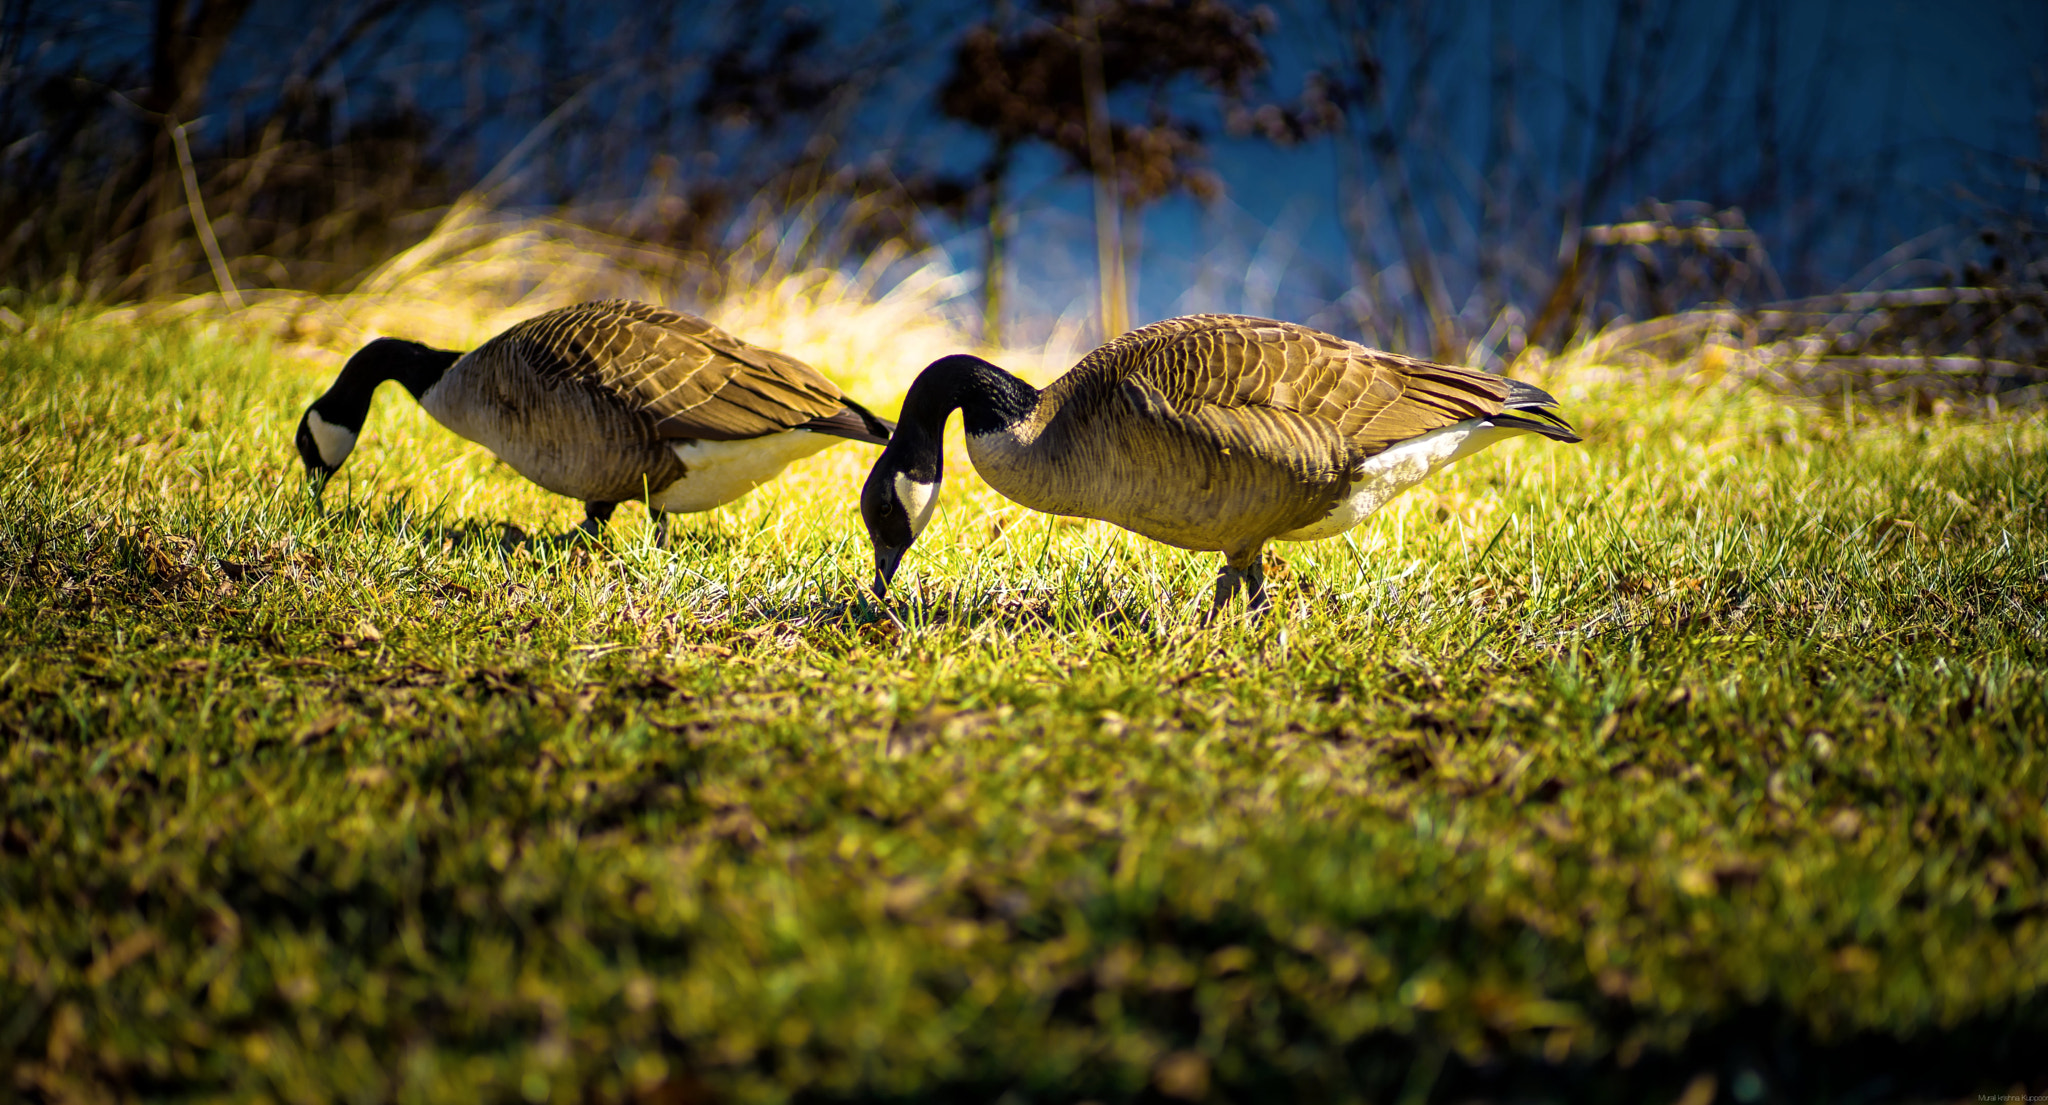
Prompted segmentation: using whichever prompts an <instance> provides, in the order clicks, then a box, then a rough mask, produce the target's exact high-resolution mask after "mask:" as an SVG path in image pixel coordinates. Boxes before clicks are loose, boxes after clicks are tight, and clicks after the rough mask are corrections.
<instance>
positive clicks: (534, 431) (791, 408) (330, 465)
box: [297, 300, 894, 541]
mask: <svg viewBox="0 0 2048 1105" xmlns="http://www.w3.org/2000/svg"><path fill="white" fill-rule="evenodd" d="M386 380H397V381H398V382H399V383H400V384H402V385H404V386H405V389H406V390H407V391H409V392H411V393H412V396H413V398H414V399H417V400H419V403H420V405H421V406H423V407H425V408H426V409H427V413H428V414H431V415H433V416H434V420H435V421H437V422H439V423H441V425H443V426H446V427H448V429H450V430H452V431H454V432H455V433H457V434H460V435H461V436H463V437H466V438H468V439H469V440H471V441H474V442H476V443H477V444H479V445H482V446H483V447H485V448H486V449H489V450H490V451H491V452H493V453H496V454H497V455H498V459H500V460H502V461H504V462H505V463H506V464H509V465H511V466H512V468H513V470H514V471H516V472H518V473H519V474H520V475H522V476H525V477H526V478H527V479H529V480H532V481H533V482H534V483H537V484H539V485H540V486H542V487H545V488H547V489H548V490H549V491H553V492H555V493H557V494H560V495H568V496H570V497H572V498H576V499H581V500H583V504H584V521H583V528H584V529H585V530H586V531H588V532H591V533H595V532H597V530H598V528H599V527H601V526H602V525H603V524H604V522H605V520H606V519H608V518H610V517H611V514H612V509H613V508H614V507H616V506H617V505H618V504H619V503H621V502H623V501H625V500H628V499H644V500H645V501H646V502H647V509H648V511H649V513H650V514H652V515H653V517H654V524H655V539H656V540H657V541H659V540H661V539H662V538H663V537H665V536H666V532H667V524H668V514H669V513H670V512H683V513H687V512H690V511H698V510H710V509H711V508H712V507H715V506H720V505H723V504H725V503H729V502H731V501H733V500H734V499H737V498H739V497H740V496H742V495H745V494H746V493H747V492H749V491H752V490H753V489H754V488H756V487H759V486H760V485H761V484H763V483H766V482H767V481H769V480H771V479H774V478H775V476H776V474H777V473H779V472H781V471H782V470H783V468H784V467H786V466H788V465H789V463H790V462H791V461H794V460H797V459H799V458H801V457H807V456H809V455H811V454H812V453H815V452H817V451H818V450H820V449H823V448H825V447H826V446H828V445H830V444H832V443H833V442H834V441H837V440H839V439H841V438H851V439H852V440H855V441H865V442H868V443H870V444H874V445H881V444H885V443H887V442H888V440H889V431H890V430H891V429H893V428H894V427H893V425H892V424H891V423H889V422H887V421H884V420H883V419H880V418H877V417H875V416H874V415H873V414H872V413H870V412H869V411H868V410H867V408H865V407H863V406H861V405H860V404H858V403H856V402H854V401H853V400H851V399H848V398H846V397H845V396H844V395H842V394H840V392H839V389H838V388H837V387H835V386H834V385H833V384H832V382H831V381H830V380H827V379H825V378H824V377H823V376H820V375H819V374H818V373H817V372H816V371H815V370H813V369H812V368H811V367H810V366H809V365H806V364H804V363H803V362H802V361H799V360H797V359H796V358H794V357H788V356H784V355H783V354H781V353H777V352H775V351H774V350H772V349H763V348H761V347H759V346H756V345H749V344H747V343H746V342H743V341H741V340H740V339H738V338H736V337H733V336H732V335H731V334H728V333H726V332H725V331H723V330H720V329H719V328H717V327H716V326H713V325H711V324H710V323H708V322H706V321H704V320H703V319H700V318H695V317H692V316H690V315H685V314H679V313H677V312H675V311H668V310H664V309H662V308H660V307H654V306H650V305H648V304H645V303H632V302H628V301H626V300H607V301H605V302H602V303H582V304H578V305H576V306H574V307H563V308H561V309H560V310H556V311H549V312H548V313H547V314H544V315H540V316H538V317H536V318H530V319H527V320H526V321H525V322H522V323H519V324H518V325H516V326H514V327H512V328H511V329H509V330H506V331H505V332H504V333H502V334H499V335H498V336H497V337H494V338H492V339H490V340H489V341H487V342H485V343H483V344H482V345H480V346H478V347H477V348H476V349H474V350H472V351H471V352H469V353H466V354H465V353H456V352H451V351H449V350H445V349H430V348H428V347H426V346H424V345H421V344H419V343H418V342H410V341H401V340H399V339H397V338H379V339H377V340H376V341H373V342H371V343H370V344H368V345H366V346H364V347H363V348H362V349H361V350H359V351H357V353H356V355H355V356H353V357H351V358H349V361H348V364H346V365H344V366H343V367H342V370H341V375H340V376H338V377H336V378H335V381H334V386H332V387H330V388H328V389H327V393H326V394H325V395H322V396H321V397H320V398H318V399H315V400H314V401H313V405H312V406H310V407H308V408H306V415H305V417H304V418H302V419H300V420H299V430H298V437H297V444H298V448H299V457H300V459H302V460H304V461H305V462H306V473H307V475H308V476H309V477H312V478H313V479H314V480H315V484H316V487H317V486H318V485H321V484H324V483H325V481H326V479H327V478H329V477H331V476H333V475H334V473H335V471H336V470H338V469H339V468H340V467H341V464H342V461H344V460H346V459H348V454H349V451H350V450H351V449H354V448H355V444H356V438H357V436H358V435H359V434H361V433H362V429H363V420H364V418H365V416H367V415H368V414H369V411H370V394H371V393H372V392H373V391H375V390H376V388H377V385H378V384H381V383H383V382H384V381H386Z"/></svg>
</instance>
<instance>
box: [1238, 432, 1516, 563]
mask: <svg viewBox="0 0 2048 1105" xmlns="http://www.w3.org/2000/svg"><path fill="white" fill-rule="evenodd" d="M1528 432H1529V431H1527V430H1518V429H1509V428H1506V427H1502V426H1495V425H1493V424H1492V423H1490V422H1488V421H1486V420H1485V419H1483V418H1472V419H1467V420H1465V421H1463V422H1459V423H1456V424H1454V425H1450V426H1445V427H1444V428H1443V429H1441V430H1431V431H1430V432H1428V433H1426V434H1423V435H1422V436H1421V437H1411V438H1409V439H1408V440H1406V441H1404V442H1401V443H1400V444H1399V445H1395V446H1393V447H1392V448H1390V449H1387V450H1386V451H1384V452H1382V453H1379V454H1378V455H1376V456H1374V457H1372V458H1370V459H1368V460H1367V461H1366V462H1365V468H1364V470H1363V471H1361V472H1360V473H1359V476H1358V478H1357V479H1356V480H1353V481H1352V483H1351V490H1350V492H1349V493H1347V494H1346V495H1345V496H1344V497H1343V498H1342V499H1339V500H1337V506H1336V509H1334V510H1332V511H1330V515H1329V517H1327V518H1323V519H1321V520H1320V521H1315V522H1310V523H1309V524H1308V525H1305V526H1303V527H1301V528H1300V529H1298V530H1291V531H1289V532H1287V533H1283V534H1280V536H1279V539H1280V540H1282V541H1320V540H1322V539H1323V538H1325V537H1335V536H1336V535H1338V534H1340V533H1343V532H1344V531H1345V530H1347V529H1350V528H1351V527H1352V526H1355V525H1357V524H1358V523H1360V522H1363V521H1365V520H1366V519H1367V518H1368V517H1371V515H1372V513H1373V512H1374V511H1376V510H1378V509H1379V508H1381V507H1383V506H1385V505H1387V503H1389V502H1391V501H1392V500H1393V498H1394V496H1396V495H1399V494H1400V493H1401V492H1403V491H1406V490H1408V489H1409V488H1411V487H1414V486H1415V485H1416V484H1418V483H1421V482H1422V481H1423V480H1426V479H1428V478H1429V477H1430V476H1431V475H1432V474H1434V473H1435V472H1436V471H1437V470H1438V469H1440V468H1442V467H1444V466H1445V465H1447V464H1449V463H1451V462H1452V461H1455V460H1462V459H1464V458H1465V457H1469V456H1471V455H1472V454H1474V453H1476V452H1478V451H1479V450H1481V449H1484V448H1486V447H1487V446H1488V445H1491V444H1493V443H1494V442H1496V441H1500V440H1503V439H1505V438H1510V437H1513V436H1515V435H1516V434H1525V433H1528Z"/></svg>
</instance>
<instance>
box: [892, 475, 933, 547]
mask: <svg viewBox="0 0 2048 1105" xmlns="http://www.w3.org/2000/svg"><path fill="white" fill-rule="evenodd" d="M896 497H897V498H898V499H900V500H902V501H903V509H904V511H906V512H907V513H908V514H909V515H910V537H911V539H912V540H916V539H917V535H918V534H920V533H923V532H924V524H925V523H926V522H929V521H931V520H932V508H933V507H936V506H938V505H939V485H938V484H936V483H919V482H917V481H916V480H913V479H911V478H910V476H909V475H908V474H907V473H903V472H898V473H896Z"/></svg>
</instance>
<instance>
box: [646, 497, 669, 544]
mask: <svg viewBox="0 0 2048 1105" xmlns="http://www.w3.org/2000/svg"><path fill="white" fill-rule="evenodd" d="M647 514H648V516H649V517H651V518H653V519H654V544H655V547H657V548H663V549H665V548H668V511H666V510H656V509H655V508H654V507H652V506H649V507H648V508H647Z"/></svg>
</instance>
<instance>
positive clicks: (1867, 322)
mask: <svg viewBox="0 0 2048 1105" xmlns="http://www.w3.org/2000/svg"><path fill="white" fill-rule="evenodd" d="M2044 163H2048V5H2043V4H2041V3H2039V2H2038V0H1976V2H1973V3H1970V4H1954V5H1936V4H1924V3H1912V2H1907V0H1877V2H1869V3H1846V2H1838V0H1524V2H1513V0H1449V2H1446V0H1377V2H1375V0H1278V2H1274V3H1269V4H1263V5H1257V6H1253V5H1251V4H1244V3H1234V2H1227V0H984V2H978V3H977V2H967V0H901V2H887V0H841V2H832V3H823V2H820V3H815V4H812V5H808V6H805V5H778V4H773V3H746V2H719V0H706V2H702V3H696V4H680V5H649V4H640V3H628V2H612V0H581V2H578V3H574V4H570V3H566V2H562V0H469V2H434V0H291V2H282V0H157V2H155V3H124V2H104V0H102V2H92V3H86V2H77V0H0V166H4V168H0V286H4V287H9V288H13V289H15V290H16V292H15V294H17V295H29V296H33V295H44V296H56V297H60V298H66V299H85V300H93V301H101V302H104V301H129V300H135V301H145V302H172V301H186V300H189V301H192V302H204V303H206V304H209V305H212V306H214V307H218V308H221V309H226V310H236V311H241V310H256V309H258V308H263V307H265V306H266V305H267V307H268V308H269V309H271V310H272V311H273V312H274V313H275V315H276V320H275V321H276V322H277V325H279V326H281V327H284V328H285V330H286V331H287V332H293V328H294V327H296V328H297V331H298V332H299V333H298V336H301V337H305V336H307V335H308V333H310V334H311V335H312V336H313V337H315V338H317V337H318V336H319V332H320V328H321V327H322V326H338V327H343V328H344V329H347V330H348V333H349V337H350V338H351V340H352V339H353V337H355V336H357V334H356V331H357V330H360V329H361V324H360V323H359V322H358V323H356V324H354V325H353V327H352V328H351V327H348V326H344V325H343V324H342V323H338V322H334V323H322V322H321V321H320V320H319V319H318V318H317V317H313V315H311V314H309V311H310V310H311V308H309V307H308V304H309V303H316V302H317V303H322V304H329V303H333V302H337V301H338V300H337V298H336V297H346V296H348V295H363V294H367V293H369V292H372V291H377V290H380V289H381V290H382V291H384V292H386V293H390V292H393V291H394V290H397V289H400V288H402V287H407V285H405V284H404V281H405V279H406V277H407V274H408V273H411V272H414V271H415V270H424V269H433V270H434V271H437V272H441V273H443V274H446V273H448V272H451V271H455V270H459V269H462V268H463V267H464V266H465V265H467V266H469V268H470V270H472V272H473V275H475V281H473V283H477V282H481V283H488V284H490V285H491V286H492V287H494V288H496V289H497V292H496V293H495V294H497V295H498V299H499V301H500V302H502V303H504V304H506V305H507V309H508V310H510V309H514V308H515V307H517V306H518V305H521V304H526V305H531V304H532V303H535V302H538V300H535V299H534V298H533V297H532V296H531V295H529V294H528V293H530V292H531V291H532V290H533V288H534V286H538V285H543V284H549V282H550V281H552V282H554V285H551V286H558V290H559V291H560V293H561V294H562V295H569V294H571V293H572V292H575V293H580V292H582V291H585V290H588V289H589V288H592V287H598V286H599V285H602V286H603V287H604V288H617V287H619V286H620V285H619V281H618V279H617V277H618V274H620V273H629V274H633V275H634V276H635V278H636V279H641V280H642V284H641V285H636V286H633V287H628V288H627V290H628V291H633V290H635V289H636V288H637V289H638V290H639V294H644V295H648V296H650V297H655V298H664V299H667V300H669V301H671V302H675V303H677V304H678V305H681V306H686V307H688V306H693V305H694V306H698V307H699V308H700V309H701V308H703V307H704V305H707V304H715V303H718V302H720V301H722V300H723V299H725V298H727V297H729V296H730V294H731V293H732V291H733V289H734V287H735V286H737V285H740V284H747V285H758V284H759V283H760V282H761V281H762V280H764V279H775V278H780V277H781V276H785V275H787V274H791V273H810V274H819V273H823V274H829V277H830V279H831V280H833V281H836V282H837V283H836V285H835V286H836V287H838V288H839V290H840V292H841V293H842V294H846V295H855V296H867V297H870V298H873V297H878V296H884V295H886V294H887V293H888V292H889V291H890V290H891V289H898V288H901V287H904V286H906V285H905V282H906V281H909V282H911V284H913V285H914V286H915V288H916V289H917V299H918V302H919V304H920V308H921V309H923V310H928V311H937V312H941V313H943V314H945V315H946V317H947V318H948V320H949V326H951V327H952V328H953V331H954V332H955V333H958V334H960V335H963V336H966V337H968V338H971V339H973V340H977V341H979V342H980V343H981V344H982V345H984V346H985V347H989V348H1001V347H1010V348H1021V347H1037V348H1046V347H1048V346H1059V347H1062V348H1065V347H1069V346H1071V347H1074V348H1086V347H1087V346H1088V345H1090V344H1092V343H1094V342H1095V341H1098V340H1100V339H1101V338H1102V337H1103V336H1104V335H1106V334H1114V333H1116V332H1118V331H1120V330H1121V329H1123V328H1125V327H1127V326H1130V325H1137V324H1140V323H1143V322H1146V321H1150V320H1153V319H1157V318H1161V317H1165V316H1169V315H1174V314H1181V313H1188V312H1193V311H1204V310H1223V311H1243V312H1247V313H1252V314H1260V315H1269V316H1277V317H1282V318H1289V319H1294V320H1298V321H1303V322H1308V323H1312V324H1314V325H1318V326H1321V327H1323V328H1325V329H1329V330H1332V331H1335V332H1337V333H1340V334H1343V335H1345V336H1348V337H1352V338H1356V339H1360V340H1363V341H1366V342H1368V343H1370V344H1375V345H1380V346H1384V347H1389V348H1394V349H1398V350H1402V351H1407V352H1413V353H1419V354H1425V355H1435V356H1438V357H1443V358H1449V359H1461V360H1467V361H1470V362H1473V363H1480V364H1487V365H1491V366H1494V367H1499V366H1501V365H1502V364H1505V363H1506V362H1508V361H1511V360H1513V359H1514V358H1516V357H1518V356H1521V355H1523V354H1524V353H1526V352H1527V351H1529V350H1531V349H1539V350H1540V349H1549V350H1556V349H1560V348H1563V347H1564V346H1567V345H1570V344H1572V343H1574V342H1582V341H1584V340H1585V339H1587V338H1589V337H1591V336H1594V335H1598V334H1602V333H1608V332H1612V330H1613V328H1614V327H1616V326H1618V325H1628V324H1639V323H1643V322H1645V321H1648V320H1658V319H1688V320H1691V321H1690V322H1689V323H1688V324H1687V325H1688V327H1689V329H1687V328H1686V327H1681V328H1680V329H1687V332H1688V333H1694V334H1695V335H1697V334H1698V333H1705V332H1709V331H1711V332H1713V333H1718V334H1721V335H1723V336H1724V338H1726V339H1727V340H1729V341H1730V342H1731V343H1737V339H1739V344H1744V345H1746V346H1755V345H1756V344H1758V343H1770V342H1773V341H1778V342H1781V343H1784V342H1791V343H1795V344H1796V343H1805V344H1804V345H1800V346H1799V348H1802V349H1806V350H1807V351H1808V353H1809V354H1811V355H1810V356H1808V357H1807V361H1808V362H1810V363H1811V364H1816V365H1817V364H1819V363H1820V361H1821V360H1826V361H1827V362H1828V363H1829V364H1830V365H1832V366H1833V373H1832V374H1830V375H1825V377H1824V378H1823V374H1820V373H1818V372H1816V373H1815V374H1814V376H1813V379H1811V380H1807V381H1806V382H1805V386H1808V389H1809V390H1819V391H1823V392H1824V391H1825V390H1826V389H1827V388H1831V387H1834V386H1836V385H1837V383H1839V382H1840V379H1846V378H1850V377H1853V379H1854V380H1855V381H1856V382H1857V384H1858V386H1859V387H1865V388H1876V389H1877V390H1878V391H1879V392H1881V393H1884V394H1889V395H1891V396H1892V397H1894V398H1900V397H1903V398H1905V399H1908V400H1911V401H1916V402H1923V403H1924V402H1929V401H1935V400H1940V401H1946V400H1941V399H1940V396H1942V395H1947V394H1949V393H1950V392H1956V393H1967V394H1971V395H1977V396H1982V395H1997V396H2004V397H2005V399H2006V401H2007V402H2008V403H2011V402H2017V401H2031V400H2036V399H2039V398H2040V397H2041V389H2042V386H2043V382H2044V381H2048V355H2044V349H2048V342H2044V338H2043V326H2042V317H2043V316H2042V308H2043V292H2042V286H2043V283H2044V280H2048V239H2044V238H2043V229H2044V223H2048V209H2044V203H2048V198H2044V193H2043V191H2042V179H2041V178H2042V171H2043V167H2044ZM487 262H488V264H487ZM486 269H487V270H488V274H487V275H476V274H482V273H484V272H485V270H486ZM599 271H602V272H603V273H606V274H609V275H607V276H606V277H605V280H600V281H596V282H595V283H592V282H591V281H584V282H583V283H577V282H576V281H575V280H570V279H569V278H568V277H565V276H564V275H563V274H564V273H584V274H586V275H588V274H590V273H595V272H599ZM565 280H567V281H568V282H567V283H566V284H565V283H563V282H564V281H565ZM606 281H609V283H607V282H606ZM629 284H630V282H629ZM446 286H447V284H446V282H445V281H444V282H443V284H442V285H438V287H443V288H445V287H446ZM430 291H431V289H422V288H419V287H413V294H415V296H416V297H418V296H424V295H427V294H429V293H430ZM543 298H546V297H543ZM342 313H343V315H346V313H347V312H345V311H344V312H342ZM528 313H531V312H530V311H529V312H528ZM1845 374H1846V375H1845ZM1902 380H1905V381H1918V382H1912V383H1909V384H1905V385H1902V384H1900V381H1902ZM1958 381H1961V382H1960V383H1959V382H1958ZM1887 388H1889V389H1890V390H1889V392H1886V391H1885V389H1887ZM1943 388H1946V389H1947V391H1943V390H1942V389H1943ZM1928 396H1935V400H1930V399H1929V398H1928Z"/></svg>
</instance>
